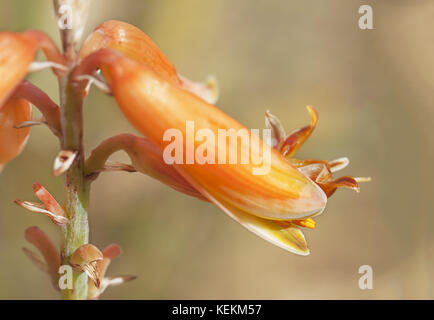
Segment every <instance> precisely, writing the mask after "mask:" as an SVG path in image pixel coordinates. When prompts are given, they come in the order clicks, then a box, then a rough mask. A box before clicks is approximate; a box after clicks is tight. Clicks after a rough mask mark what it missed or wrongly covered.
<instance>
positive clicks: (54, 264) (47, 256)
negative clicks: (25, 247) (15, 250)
mask: <svg viewBox="0 0 434 320" xmlns="http://www.w3.org/2000/svg"><path fill="white" fill-rule="evenodd" d="M25 238H26V240H27V241H28V242H30V243H31V244H33V245H34V246H35V247H36V248H37V249H38V250H39V252H40V253H41V254H42V256H43V257H44V260H45V262H46V264H47V266H48V272H49V273H50V275H51V277H52V279H57V272H58V270H59V267H60V255H59V251H58V250H57V248H56V247H55V246H54V244H53V243H52V242H51V240H50V239H49V238H48V237H47V235H46V234H45V233H44V232H43V231H42V230H41V229H39V228H38V227H30V228H27V229H26V231H25ZM53 281H54V280H53Z"/></svg>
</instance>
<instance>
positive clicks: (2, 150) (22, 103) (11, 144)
mask: <svg viewBox="0 0 434 320" xmlns="http://www.w3.org/2000/svg"><path fill="white" fill-rule="evenodd" d="M31 118H32V106H31V105H30V103H29V102H27V101H26V100H24V99H11V100H9V101H8V102H7V103H6V104H5V105H4V106H3V107H2V108H1V109H0V172H1V171H2V169H3V167H4V165H5V164H6V163H7V162H9V161H10V160H12V159H13V158H15V157H16V156H18V155H19V154H20V153H21V151H22V150H23V148H24V146H25V145H26V142H27V139H28V137H29V132H30V128H21V129H16V128H14V126H15V125H18V124H20V123H22V122H24V121H29V120H30V119H31Z"/></svg>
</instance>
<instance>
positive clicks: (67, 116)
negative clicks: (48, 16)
mask: <svg viewBox="0 0 434 320" xmlns="http://www.w3.org/2000/svg"><path fill="white" fill-rule="evenodd" d="M60 103H61V110H62V111H61V124H62V133H63V142H62V148H63V150H71V151H77V152H78V154H77V157H76V159H75V161H74V162H73V164H72V165H71V167H70V168H69V170H68V171H67V172H66V179H65V211H66V216H67V218H68V219H69V221H70V222H69V224H68V225H66V227H65V228H64V236H65V244H64V248H63V261H62V264H68V262H69V259H70V257H71V255H72V254H73V253H74V251H75V250H76V249H78V248H79V247H80V246H82V245H84V244H87V243H88V242H89V225H88V218H87V208H88V202H89V189H90V188H89V187H90V185H89V183H88V182H87V180H86V178H85V176H84V148H83V108H82V106H83V99H82V91H81V90H80V89H79V88H77V87H74V85H73V82H72V80H71V77H70V76H66V77H64V78H62V79H60ZM62 296H63V298H64V299H86V296H87V275H86V274H85V273H74V277H73V289H72V290H63V292H62Z"/></svg>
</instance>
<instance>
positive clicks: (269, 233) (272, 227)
mask: <svg viewBox="0 0 434 320" xmlns="http://www.w3.org/2000/svg"><path fill="white" fill-rule="evenodd" d="M179 171H180V173H181V174H182V175H183V176H184V177H185V178H186V180H187V181H189V182H190V183H191V184H192V186H194V187H195V188H197V190H199V191H200V192H201V193H202V194H203V195H204V196H205V197H206V198H208V199H209V200H210V201H211V202H212V203H214V204H215V205H216V206H218V207H219V208H220V209H221V210H223V211H224V212H225V213H226V214H227V215H228V216H230V217H231V218H232V219H234V220H235V221H237V222H239V223H240V224H241V225H242V226H243V227H245V228H246V229H247V230H249V231H251V232H253V233H254V234H256V235H257V236H259V237H261V238H262V239H264V240H266V241H268V242H270V243H272V244H274V245H275V246H278V247H279V248H282V249H284V250H287V251H289V252H292V253H295V254H298V255H303V256H306V255H309V253H310V251H309V248H308V246H307V242H306V239H305V237H304V234H303V232H302V231H301V229H300V228H299V227H298V226H297V225H295V224H293V223H291V222H290V221H279V220H269V219H263V218H260V217H257V216H254V215H251V214H250V213H249V212H246V211H244V210H242V209H240V208H238V207H236V206H234V205H233V204H231V203H229V202H227V201H225V200H224V199H222V198H221V197H219V196H218V195H212V194H210V193H209V192H208V191H207V190H205V189H204V188H203V187H202V186H201V185H200V184H199V183H197V182H196V181H195V180H194V179H193V178H191V177H190V176H189V175H188V173H187V172H185V171H184V170H183V169H179Z"/></svg>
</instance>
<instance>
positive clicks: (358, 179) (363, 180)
mask: <svg viewBox="0 0 434 320" xmlns="http://www.w3.org/2000/svg"><path fill="white" fill-rule="evenodd" d="M354 180H356V181H357V182H358V183H360V182H370V181H371V180H372V179H371V177H356V178H354Z"/></svg>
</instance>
